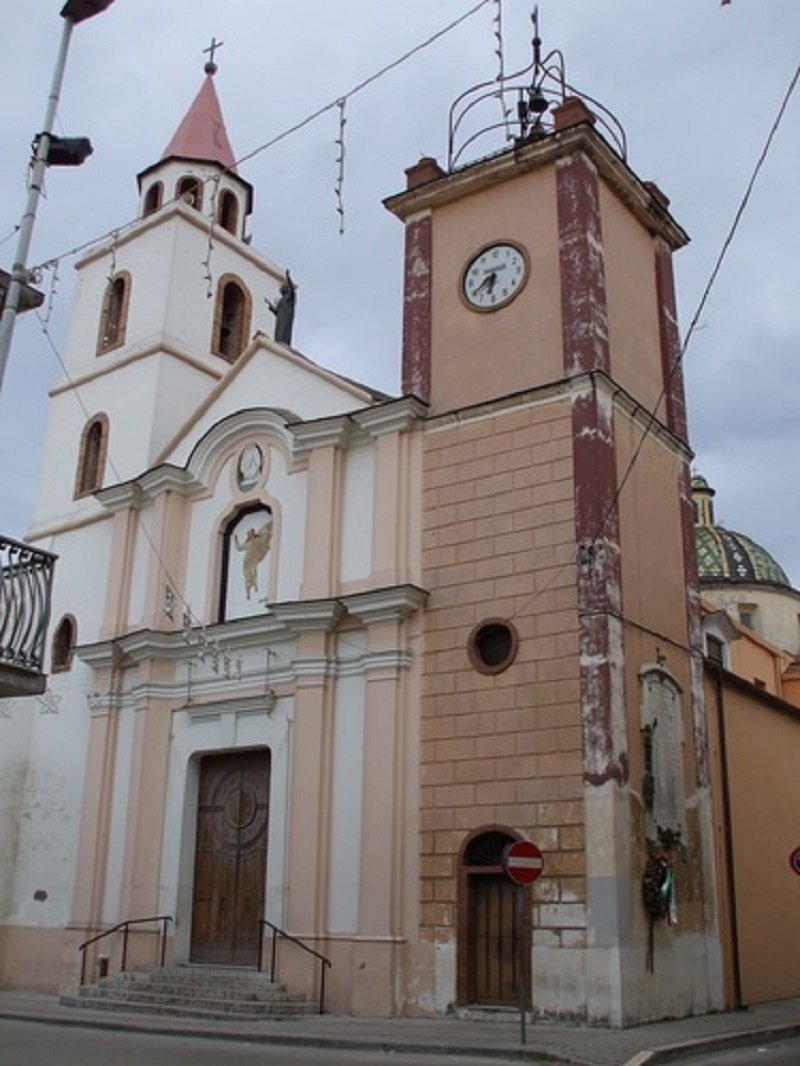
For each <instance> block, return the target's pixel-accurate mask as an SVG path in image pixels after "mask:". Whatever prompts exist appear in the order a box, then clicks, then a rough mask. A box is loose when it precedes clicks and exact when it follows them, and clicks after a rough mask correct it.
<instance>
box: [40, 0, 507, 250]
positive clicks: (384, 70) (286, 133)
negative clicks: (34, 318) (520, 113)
mask: <svg viewBox="0 0 800 1066" xmlns="http://www.w3.org/2000/svg"><path fill="white" fill-rule="evenodd" d="M496 2H497V0H478V3H476V4H474V5H473V6H472V7H471V8H469V9H468V10H467V11H465V12H464V13H463V14H462V15H459V17H458V18H456V19H454V20H453V21H452V22H449V23H448V24H447V25H446V26H443V27H442V29H440V30H437V31H436V32H435V33H433V34H431V35H430V37H427V38H426V39H425V40H423V41H421V42H420V43H419V44H417V45H415V46H414V47H413V48H410V49H409V50H408V51H407V52H404V53H403V54H402V55H401V56H398V58H397V59H394V60H392V61H391V62H390V63H387V64H386V65H385V66H383V67H381V68H380V69H379V70H377V71H375V73H374V74H370V75H369V77H367V78H364V80H363V81H361V82H359V83H358V84H357V85H355V86H354V87H353V88H352V89H350V90H349V91H348V92H346V93H343V94H341V95H339V96H337V97H336V99H335V100H332V101H330V103H327V104H324V105H323V106H322V107H319V108H317V109H316V111H312V112H311V113H310V114H309V115H306V117H305V118H303V119H301V120H300V121H299V122H295V123H294V124H293V125H292V126H289V127H288V128H287V129H285V130H283V131H282V132H281V133H278V134H276V136H274V137H272V138H270V139H269V140H268V141H264V143H263V144H260V145H258V146H257V147H256V148H253V149H252V150H251V151H249V152H247V153H246V154H245V155H243V156H240V157H239V158H238V159H237V160H236V161H235V162H234V163H233V165H232V166H231V167H230V168H226V169H225V170H223V171H222V173H223V174H225V173H228V172H229V170H230V172H235V171H238V168H239V167H240V166H241V165H242V164H243V163H246V162H248V161H249V160H251V159H254V158H255V157H256V156H257V155H260V154H261V153H262V152H265V151H267V150H268V149H269V148H273V147H274V146H275V145H276V144H279V143H280V142H281V141H284V140H286V138H287V137H290V136H291V135H292V134H294V133H297V132H298V131H299V130H301V129H304V128H305V127H306V126H308V125H310V124H311V123H312V122H314V121H315V120H316V119H318V118H320V116H322V115H324V114H326V112H328V111H332V110H333V109H334V108H339V106H340V103H341V102H342V101H347V100H349V99H351V97H353V96H355V95H356V94H357V93H360V92H363V91H364V90H365V89H366V88H368V87H369V86H370V85H373V84H374V83H375V82H376V81H378V80H379V79H380V78H383V77H385V76H386V75H387V74H389V73H391V71H393V70H396V69H397V68H398V67H400V66H402V65H403V64H404V63H406V62H407V61H408V60H409V59H411V58H413V57H414V56H416V55H418V54H419V53H420V52H422V51H424V50H425V49H426V48H429V47H430V46H431V45H432V44H435V43H436V41H438V40H440V39H441V38H442V37H444V36H445V35H446V34H448V33H450V32H452V31H453V30H455V29H456V28H457V27H458V26H460V25H461V24H462V23H464V22H466V21H467V20H468V19H470V18H472V16H473V15H476V14H477V13H478V12H479V11H480V10H482V9H483V8H484V7H486V5H487V4H492V3H496ZM221 176H222V175H221V174H215V175H210V176H209V177H207V178H204V179H203V182H202V183H203V184H204V185H206V184H208V182H210V181H214V180H219V178H220V177H221ZM178 199H180V197H178V196H174V197H172V198H171V199H170V200H165V201H164V203H163V204H162V207H167V206H169V205H171V204H174V203H176V202H177V201H178ZM139 221H140V219H139V218H138V216H137V217H136V218H132V219H130V220H129V221H128V222H126V223H124V224H123V225H120V226H118V227H117V232H118V233H120V234H122V233H125V232H127V231H128V230H130V229H132V228H133V227H134V226H136V225H137V224H138V222H139ZM113 233H114V230H109V231H107V232H106V233H104V234H102V235H101V236H99V237H92V238H91V239H90V240H87V241H83V242H82V243H81V244H77V245H74V246H73V247H72V248H70V249H69V250H68V251H65V252H62V253H61V254H60V255H59V256H58V257H57V258H59V259H70V258H72V257H73V256H76V255H80V253H81V252H84V251H86V250H87V249H88V248H92V247H94V246H95V245H97V244H99V243H101V242H102V241H104V240H108V238H109V237H110V236H112V234H113Z"/></svg>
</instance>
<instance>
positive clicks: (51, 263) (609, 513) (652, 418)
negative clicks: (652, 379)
mask: <svg viewBox="0 0 800 1066" xmlns="http://www.w3.org/2000/svg"><path fill="white" fill-rule="evenodd" d="M490 2H492V3H494V4H495V6H496V12H495V16H494V23H495V38H496V42H497V48H496V54H497V57H498V64H499V73H498V80H499V78H500V77H501V76H502V73H503V69H504V68H503V38H502V9H501V0H481V2H480V3H478V4H476V5H475V6H474V7H472V8H471V9H469V10H468V11H467V12H465V13H464V14H463V15H462V16H461V17H460V18H458V19H456V20H455V21H454V22H452V23H450V24H449V25H448V26H446V27H444V28H443V29H442V30H440V31H438V32H437V33H436V34H434V35H433V36H431V37H430V38H428V39H427V40H425V41H423V42H422V43H421V44H419V45H417V46H416V47H415V48H414V49H411V50H410V51H409V52H406V53H405V54H404V55H402V56H401V57H399V58H398V59H397V60H395V61H393V62H392V63H390V64H388V65H387V66H385V67H383V68H382V69H381V70H379V71H377V72H376V73H375V74H373V75H371V76H370V77H369V78H367V79H365V80H364V81H363V82H361V83H360V84H358V85H357V86H355V87H354V88H353V89H352V90H350V92H348V93H346V94H344V95H343V96H341V97H339V98H337V99H336V100H335V101H333V102H332V103H330V104H327V105H325V106H324V107H322V108H319V109H318V110H317V111H315V112H313V113H311V114H310V115H308V116H307V117H306V118H305V119H303V120H302V121H301V122H298V123H296V124H294V125H293V126H291V127H289V128H288V129H286V130H284V131H283V132H282V133H280V134H278V135H277V136H276V137H274V138H272V139H271V140H269V141H267V142H265V143H264V144H262V145H259V146H258V147H257V148H255V149H253V150H252V151H251V152H249V153H247V154H246V155H244V156H242V157H240V159H238V160H237V161H236V164H235V166H238V165H239V164H241V163H243V162H246V161H248V160H249V159H252V158H253V157H255V156H256V155H258V154H260V153H261V152H263V151H266V150H267V149H269V148H271V147H273V146H274V145H275V144H277V143H279V142H280V141H282V140H284V139H285V138H287V137H288V136H290V135H291V134H293V133H295V132H297V131H298V130H300V129H302V128H303V127H304V126H306V125H308V124H309V123H311V122H312V121H314V120H315V119H316V118H318V117H320V116H321V115H322V114H324V113H325V112H327V111H329V110H331V109H332V108H334V107H335V108H337V109H338V111H339V138H338V139H337V141H336V144H337V146H339V148H340V154H339V157H338V158H337V163H338V164H339V167H340V169H339V177H338V179H337V184H336V195H337V210H339V209H340V208H341V210H339V213H340V216H341V222H340V226H341V227H342V228H340V232H342V230H343V215H344V205H343V203H342V183H343V180H344V125H345V122H346V119H345V105H346V102H347V100H348V99H349V98H350V97H352V96H353V95H355V94H356V93H358V92H360V91H362V90H363V89H365V88H366V87H367V86H368V85H370V84H372V83H373V82H375V81H376V80H378V79H379V78H381V77H383V76H384V75H385V74H387V73H388V72H390V71H391V70H393V69H395V68H396V67H397V66H399V65H400V64H402V63H404V62H405V61H406V60H408V59H409V58H411V57H412V56H413V55H416V54H417V53H418V52H419V51H421V50H422V49H424V48H426V47H428V46H429V45H430V44H432V43H433V42H434V41H436V40H438V39H439V38H440V37H442V36H443V35H444V34H446V33H448V32H450V31H451V30H453V29H455V28H456V27H457V26H458V25H460V24H461V23H462V22H464V21H465V20H466V19H468V18H470V17H471V16H472V15H474V14H476V13H477V12H478V11H479V10H481V9H482V8H483V7H484V6H486V4H487V3H490ZM799 77H800V67H798V68H797V69H796V70H795V72H794V74H793V77H792V79H791V81H790V84H789V87H788V89H787V91H786V93H785V96H784V99H783V101H782V103H781V106H780V108H779V111H778V114H777V116H776V118H775V120H774V122H773V124H772V127H771V129H770V132H769V135H768V138H767V140H766V143H765V145H764V148H763V150H762V152H761V154H760V156H759V159H758V161H757V163H756V166H755V168H754V171H753V173H752V175H751V178H750V181H749V182H748V185H747V188H746V191H745V194H744V196H743V198H742V200H741V202H740V204H739V207H738V209H737V211H736V214H735V217H734V221H733V223H732V225H731V228H730V230H729V232H728V235H727V237H726V239H725V241H724V243H723V246H722V249H721V251H720V253H719V256H718V258H717V260H716V262H715V265H714V268H713V270H712V272H711V275H710V277H709V280H708V283H707V285H706V287H705V289H704V291H703V294H702V297H701V299H700V301H699V304H698V307H697V309H696V311H695V314H694V315H693V317H692V320H691V323H690V326H689V329H688V330H687V333H686V336H685V339H684V342H683V345H682V346H681V349H680V351H679V352H678V353H677V355H676V356H675V358H674V359H673V361H672V363H671V365H670V368H669V371H668V374H667V379H666V383H665V385H664V386H663V387H662V389H661V392H660V394H659V397H658V399H657V400H656V403H655V405H654V406H653V408H652V409H651V411H650V412H649V413H648V419H647V422H646V425H645V427H644V429H643V430H642V436H641V439H640V440H639V442H638V445H637V447H636V449H635V450H634V453H633V455H632V457H631V459H630V460H629V463H628V466H627V468H626V470H625V473H624V475H623V477H622V478H621V479H620V482H619V484H618V486H617V489H616V492H615V495H614V498H613V499H612V501H611V502H610V503H609V506H608V508H607V510H606V513H605V515H604V516H603V518H602V520H601V523H600V528H599V530H598V533H597V534H596V535H595V537H594V540H593V541H592V542H590V543H589V544H588V545H587V544H584V545H582V546H581V548H578V547H576V548H575V549H574V550H573V551H572V553H571V555H570V558H569V559H568V560H566V561H565V562H564V563H562V564H561V566H560V567H558V568H557V569H556V570H555V571H553V572H552V573H551V574H550V577H549V578H548V580H547V581H546V582H545V584H544V585H543V586H542V588H541V589H539V590H537V591H536V592H535V593H534V594H533V595H531V596H530V597H528V598H527V599H525V600H524V601H523V603H522V604H521V605H520V606H519V607H517V608H516V609H515V611H514V612H513V614H512V615H511V616H510V617H511V618H512V619H513V618H516V617H518V616H519V615H520V614H521V613H522V612H523V611H524V610H526V609H527V608H528V607H529V606H530V605H531V603H533V602H534V601H535V600H536V599H537V598H539V597H540V596H541V595H543V594H544V593H545V592H547V591H549V590H550V589H551V588H553V587H554V586H555V585H556V582H557V581H558V580H559V578H560V577H561V576H562V575H563V574H564V572H565V571H566V570H567V569H568V568H569V567H571V566H574V565H576V564H577V563H578V561H579V557H580V556H581V552H582V551H583V554H584V555H585V553H586V550H587V549H588V550H589V551H591V550H592V549H593V547H595V546H596V544H597V543H598V542H599V541H600V539H601V538H602V536H603V535H604V533H605V532H606V530H607V526H608V523H609V522H610V521H611V519H612V517H613V516H614V514H615V512H616V507H617V505H618V503H619V499H620V496H621V494H622V492H623V490H624V489H625V486H626V484H627V482H628V480H629V479H630V476H631V474H632V472H633V469H634V468H635V465H636V463H637V462H638V460H639V458H640V456H641V452H642V449H643V447H644V444H645V442H646V440H647V439H648V438H649V436H650V435H651V434H652V433H653V432H654V429H655V426H656V423H657V421H658V412H659V410H660V408H661V404H662V403H663V401H664V398H665V395H666V390H667V388H668V387H669V385H670V384H671V381H672V378H673V377H674V375H675V373H677V371H678V369H679V367H680V366H681V364H682V362H683V360H684V358H685V355H686V352H687V349H688V347H689V344H690V342H691V339H692V337H693V334H694V332H695V331H696V330H697V328H698V321H699V318H700V315H701V314H702V311H703V309H704V307H705V305H706V303H707V300H708V298H709V295H710V293H711V291H712V289H713V286H714V284H715V282H716V279H717V276H718V274H719V271H720V269H721V267H722V264H723V261H724V259H725V257H726V255H727V253H728V251H729V248H730V246H731V243H732V241H733V238H734V236H735V233H736V231H737V229H738V226H739V223H740V221H741V218H742V215H743V213H744V211H745V209H746V207H747V204H748V202H749V199H750V195H751V193H752V190H753V188H754V185H755V182H756V179H757V177H758V174H759V172H760V170H761V168H762V166H763V164H764V162H765V160H766V158H767V155H768V153H769V150H770V148H771V145H772V142H773V140H774V137H775V134H776V133H777V130H778V128H779V126H780V124H781V122H782V120H783V116H784V113H785V111H786V108H787V105H788V103H789V99H790V98H791V95H792V94H793V92H794V90H795V88H796V84H797V81H798V78H799ZM220 177H221V175H219V174H217V175H214V176H212V177H210V178H206V179H205V182H208V181H214V182H215V183H216V186H215V187H217V188H218V183H219V180H220ZM173 202H174V201H173ZM164 206H166V205H164ZM138 221H139V220H138V218H137V219H132V220H131V221H129V222H128V223H126V224H125V225H123V226H120V227H117V228H115V229H113V230H110V231H109V232H108V233H106V234H105V235H104V237H101V238H93V239H91V240H89V241H86V242H83V243H82V244H80V245H78V246H75V247H74V248H72V249H71V250H69V251H68V252H65V253H63V254H62V255H61V256H59V257H55V258H53V259H50V260H47V261H46V262H45V263H43V264H42V265H41V266H40V267H38V268H34V271H35V270H37V269H38V270H42V271H43V270H45V269H48V268H52V267H54V268H55V269H54V285H53V291H55V280H56V278H57V266H58V263H59V261H60V259H61V258H65V257H71V256H74V255H77V254H79V253H80V252H82V251H84V250H85V249H87V248H89V247H92V246H93V245H95V244H97V243H98V241H101V240H104V239H107V238H109V237H111V238H112V239H113V240H114V242H115V244H116V242H117V241H118V239H119V236H120V234H121V233H123V232H125V231H127V230H129V229H130V228H132V227H133V226H134V225H136V223H137V222H138ZM213 225H214V218H213V214H212V216H211V220H210V224H209V259H210V251H211V249H212V248H213V245H212V235H213ZM18 228H19V227H18V226H17V227H15V230H14V232H16V230H17V229H18ZM11 236H13V233H11V234H9V235H8V236H7V237H6V238H4V239H3V241H2V242H0V243H5V241H7V240H9V239H10V237H11ZM113 254H114V249H113V248H112V257H113ZM112 261H113V260H112ZM204 265H205V266H206V267H207V269H208V268H209V261H205V262H204ZM209 273H210V271H209ZM51 309H52V300H51V301H50V303H49V305H48V313H47V315H46V316H45V317H42V316H39V318H40V322H41V324H42V328H43V332H44V333H45V335H46V336H47V337H48V340H49V342H50V344H51V347H52V348H53V350H54V352H55V354H56V356H57V358H58V361H59V363H60V365H61V368H62V371H63V372H64V374H65V375H66V377H67V380H68V381H70V384H71V385H72V388H73V390H74V392H75V394H76V396H77V398H78V400H79V403H80V405H81V407H82V409H83V411H84V414H85V415H86V417H87V418H88V417H89V413H88V411H87V409H86V407H85V405H84V403H83V400H82V398H81V396H80V393H79V391H78V389H77V387H76V386H75V384H74V383H73V382H72V381H71V380H70V378H69V374H68V372H67V370H66V367H65V365H64V361H63V359H62V358H61V355H60V353H59V352H58V350H57V349H56V348H55V345H54V344H53V341H52V338H51V337H50V334H49V331H48V329H47V323H48V321H49V318H50V311H51ZM108 461H109V465H110V466H111V468H112V471H113V473H114V474H115V476H116V477H117V479H118V480H119V474H118V471H117V470H116V468H115V467H114V464H113V462H112V460H111V458H110V457H109V460H108ZM137 519H138V515H137ZM139 528H140V529H141V531H142V532H143V534H144V536H145V538H146V539H147V541H148V542H149V547H150V549H151V550H152V551H153V552H154V553H155V555H156V557H157V559H158V562H159V565H160V566H161V568H162V570H163V572H164V573H165V574H168V571H167V568H166V566H165V564H164V562H163V560H162V559H161V556H160V554H159V552H158V549H157V548H156V546H155V544H154V543H153V541H152V539H151V537H150V535H149V533H148V531H147V529H146V527H145V526H144V524H143V523H142V522H141V521H139ZM172 592H173V594H174V597H175V600H174V602H177V601H178V600H179V601H180V602H181V603H182V604H183V607H184V613H183V619H184V625H186V622H187V619H188V622H189V625H190V626H191V621H192V619H193V615H192V612H191V610H190V608H189V607H188V604H187V603H186V601H185V600H183V597H182V596H180V595H179V594H178V593H177V592H175V590H174V588H173V589H172ZM174 602H173V609H174ZM169 617H170V618H172V614H170V615H169ZM184 632H186V629H185V630H184ZM202 633H203V636H204V637H205V630H204V629H203V630H202ZM187 643H189V641H188V640H187ZM345 643H347V641H346V640H345ZM201 646H202V648H203V652H204V653H205V652H206V651H208V652H209V653H212V654H213V655H214V657H215V658H216V659H217V660H218V656H219V654H220V649H219V646H218V645H216V643H215V642H213V641H208V640H207V638H206V639H204V640H203V641H202V644H201ZM353 646H354V647H355V646H356V645H353ZM268 654H269V652H268ZM236 664H237V671H238V676H239V679H240V680H241V676H242V675H241V665H242V663H241V657H237V660H236ZM212 668H214V667H213V665H212ZM215 672H218V662H217V667H216V670H215Z"/></svg>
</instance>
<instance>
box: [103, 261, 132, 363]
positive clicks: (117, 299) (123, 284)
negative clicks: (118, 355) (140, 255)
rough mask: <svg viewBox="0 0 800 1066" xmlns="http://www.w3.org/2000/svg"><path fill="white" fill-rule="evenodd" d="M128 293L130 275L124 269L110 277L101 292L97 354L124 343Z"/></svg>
mask: <svg viewBox="0 0 800 1066" xmlns="http://www.w3.org/2000/svg"><path fill="white" fill-rule="evenodd" d="M130 295H131V276H130V274H129V273H128V272H127V271H126V270H124V271H122V272H121V273H119V274H117V275H116V276H115V277H114V278H112V279H111V281H110V282H109V283H108V285H107V287H106V291H105V293H104V294H103V310H102V313H101V315H100V334H99V336H98V338H97V352H98V354H100V353H102V352H107V351H110V349H112V348H118V347H119V346H120V345H121V344H124V343H125V327H126V326H127V322H128V304H129V303H130Z"/></svg>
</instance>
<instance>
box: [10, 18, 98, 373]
mask: <svg viewBox="0 0 800 1066" xmlns="http://www.w3.org/2000/svg"><path fill="white" fill-rule="evenodd" d="M112 3H113V0H67V3H66V4H64V7H63V8H62V10H61V17H62V18H63V19H64V27H63V30H62V32H61V43H60V45H59V49H58V55H57V56H56V65H55V69H54V70H53V83H52V86H51V88H50V95H49V96H48V98H47V109H46V111H45V116H44V123H43V126H42V130H41V133H39V135H38V137H37V139H36V150H35V153H34V157H33V164H32V167H31V177H30V185H29V188H28V202H27V204H26V206H25V214H24V215H23V216H22V222H21V223H20V227H19V237H18V238H17V249H16V253H15V255H14V265H13V267H12V270H11V281H10V283H9V286H8V292H7V293H6V299H5V306H4V308H3V315H2V318H0V392H1V391H2V388H3V378H4V376H5V370H6V363H7V362H8V354H9V350H10V348H11V338H12V336H13V333H14V325H15V323H16V319H17V312H18V310H19V306H20V297H21V295H22V292H23V289H24V287H25V286H26V285H27V283H28V265H27V264H28V252H29V251H30V245H31V238H32V236H33V224H34V222H35V221H36V208H37V206H38V204H39V197H40V196H41V193H42V186H43V184H44V173H45V168H46V167H47V164H48V163H51V164H52V165H55V166H58V165H60V166H65V165H66V166H76V165H79V164H80V163H82V162H83V160H84V159H85V158H86V156H87V155H88V154H89V153H90V152H91V150H92V147H91V145H90V144H89V142H88V141H87V140H86V139H85V138H73V139H68V138H60V137H54V136H53V122H54V121H55V116H56V110H57V108H58V101H59V98H60V96H61V84H62V82H63V80H64V69H65V67H66V65H67V53H68V51H69V43H70V39H71V37H72V31H73V29H74V27H75V26H76V25H77V23H79V22H83V21H84V19H88V18H91V17H92V16H93V15H98V14H100V12H101V11H105V9H106V8H107V7H110V6H111V4H112ZM51 148H57V149H58V151H57V152H56V153H54V154H53V156H52V157H51Z"/></svg>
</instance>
